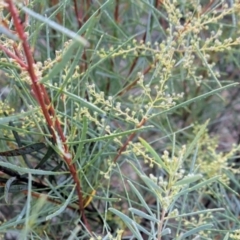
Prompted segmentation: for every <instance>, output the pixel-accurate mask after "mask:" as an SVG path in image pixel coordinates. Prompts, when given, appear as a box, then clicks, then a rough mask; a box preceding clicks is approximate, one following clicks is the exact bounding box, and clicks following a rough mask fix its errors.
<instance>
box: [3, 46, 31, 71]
mask: <svg viewBox="0 0 240 240" xmlns="http://www.w3.org/2000/svg"><path fill="white" fill-rule="evenodd" d="M0 49H2V51H3V52H5V53H6V54H7V55H8V56H9V57H11V58H12V59H14V60H15V61H16V62H17V63H18V64H19V65H20V66H21V67H22V68H24V69H25V70H27V68H28V66H27V65H26V64H25V63H24V62H23V60H22V59H20V58H18V57H17V56H16V55H15V54H13V53H12V52H11V51H9V50H8V49H7V48H5V47H4V46H3V45H1V44H0Z"/></svg>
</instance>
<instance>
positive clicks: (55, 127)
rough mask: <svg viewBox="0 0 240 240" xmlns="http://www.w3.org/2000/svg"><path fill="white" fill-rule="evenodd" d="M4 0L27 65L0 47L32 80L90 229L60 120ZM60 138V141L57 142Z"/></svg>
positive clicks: (16, 19) (9, 0) (14, 15)
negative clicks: (60, 149) (20, 42)
mask: <svg viewBox="0 0 240 240" xmlns="http://www.w3.org/2000/svg"><path fill="white" fill-rule="evenodd" d="M6 2H7V3H8V8H9V11H10V13H11V16H12V18H13V22H14V26H15V28H16V32H17V33H18V35H19V38H20V39H21V41H22V46H23V50H24V53H25V57H26V61H27V65H26V64H25V63H24V61H22V60H21V59H19V57H18V56H16V55H14V54H12V53H11V52H10V51H8V50H7V49H6V48H4V47H3V46H2V47H1V49H2V50H3V51H4V52H5V53H6V54H7V55H8V56H10V57H12V58H13V59H15V60H16V61H17V62H18V63H19V65H20V66H21V67H22V68H23V69H24V71H26V70H27V71H28V74H29V76H30V78H31V82H32V85H31V87H32V91H33V94H34V96H35V97H36V99H37V101H38V103H39V105H40V107H41V109H42V112H43V115H44V117H45V119H46V122H47V124H48V126H49V129H50V132H51V135H52V138H53V140H54V142H55V143H57V144H58V145H59V144H61V145H62V146H61V147H63V149H64V151H63V152H62V157H63V159H64V161H65V163H66V164H67V166H68V169H69V171H70V173H71V175H72V178H73V180H74V182H75V184H76V189H77V194H78V200H79V210H80V213H81V214H82V218H83V222H84V224H85V225H86V227H87V228H88V229H89V230H90V227H89V225H88V222H87V219H86V216H85V214H84V205H83V196H82V191H81V184H80V180H79V178H78V175H77V170H76V166H75V165H74V164H73V163H72V156H71V154H70V153H69V149H68V146H67V144H66V138H65V136H64V134H63V131H62V128H61V125H60V122H59V120H58V118H57V116H56V113H55V110H54V108H53V105H52V104H51V101H50V99H49V96H48V94H47V91H46V89H45V87H44V85H43V84H41V83H40V82H39V79H38V78H37V75H36V74H35V70H34V60H33V56H32V53H31V50H30V47H29V45H28V42H27V36H26V34H25V32H24V29H23V26H22V24H21V23H20V20H19V19H20V18H19V13H18V10H17V8H16V7H15V5H14V3H13V1H12V0H6ZM59 140H60V143H59Z"/></svg>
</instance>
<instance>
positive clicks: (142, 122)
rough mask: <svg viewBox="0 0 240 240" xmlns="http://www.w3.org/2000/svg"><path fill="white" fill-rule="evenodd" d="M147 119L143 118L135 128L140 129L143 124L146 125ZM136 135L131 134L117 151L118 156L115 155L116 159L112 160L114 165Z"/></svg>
mask: <svg viewBox="0 0 240 240" xmlns="http://www.w3.org/2000/svg"><path fill="white" fill-rule="evenodd" d="M146 121H147V119H146V118H143V119H142V120H141V122H140V123H139V124H138V125H137V128H140V127H142V126H143V125H144V124H145V123H146ZM135 135H136V133H131V134H130V136H129V137H128V139H127V141H126V142H125V143H124V144H123V146H122V147H121V148H120V149H119V150H118V154H117V155H116V157H115V158H114V159H113V162H114V163H116V162H117V160H118V158H119V157H120V156H121V155H122V152H123V151H125V150H126V148H127V146H128V144H129V142H130V141H132V140H133V138H134V137H135Z"/></svg>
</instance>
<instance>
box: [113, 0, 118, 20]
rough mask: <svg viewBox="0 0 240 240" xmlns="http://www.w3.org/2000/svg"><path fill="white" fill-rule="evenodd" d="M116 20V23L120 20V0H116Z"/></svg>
mask: <svg viewBox="0 0 240 240" xmlns="http://www.w3.org/2000/svg"><path fill="white" fill-rule="evenodd" d="M114 20H115V22H116V23H118V22H119V0H116V6H115V10H114Z"/></svg>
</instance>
